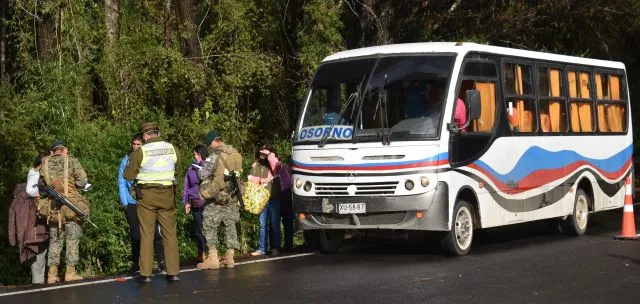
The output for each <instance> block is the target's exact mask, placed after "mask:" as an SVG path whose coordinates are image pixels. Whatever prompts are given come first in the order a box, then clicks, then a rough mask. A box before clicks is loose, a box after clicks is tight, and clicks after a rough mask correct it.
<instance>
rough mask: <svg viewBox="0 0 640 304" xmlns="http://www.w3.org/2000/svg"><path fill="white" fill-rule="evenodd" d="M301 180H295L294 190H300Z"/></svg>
mask: <svg viewBox="0 0 640 304" xmlns="http://www.w3.org/2000/svg"><path fill="white" fill-rule="evenodd" d="M302 184H303V183H302V180H301V179H299V178H296V189H300V187H302Z"/></svg>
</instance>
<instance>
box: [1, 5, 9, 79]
mask: <svg viewBox="0 0 640 304" xmlns="http://www.w3.org/2000/svg"><path fill="white" fill-rule="evenodd" d="M9 1H11V0H9ZM9 1H1V3H0V84H2V83H4V82H5V81H6V80H7V79H8V78H9V75H7V71H8V69H7V63H8V62H9V60H8V54H7V53H8V47H7V44H8V42H9V41H8V40H9V37H8V36H7V25H6V24H5V21H4V20H8V19H9Z"/></svg>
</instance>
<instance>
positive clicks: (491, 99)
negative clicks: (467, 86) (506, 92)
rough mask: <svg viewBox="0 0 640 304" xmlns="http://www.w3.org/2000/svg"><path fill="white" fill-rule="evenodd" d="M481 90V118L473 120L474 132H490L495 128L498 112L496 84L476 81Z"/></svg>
mask: <svg viewBox="0 0 640 304" xmlns="http://www.w3.org/2000/svg"><path fill="white" fill-rule="evenodd" d="M476 90H478V91H479V92H480V103H481V107H482V108H481V111H480V119H478V120H474V121H473V131H474V132H488V131H491V129H493V123H494V120H495V113H496V85H495V83H492V82H476Z"/></svg>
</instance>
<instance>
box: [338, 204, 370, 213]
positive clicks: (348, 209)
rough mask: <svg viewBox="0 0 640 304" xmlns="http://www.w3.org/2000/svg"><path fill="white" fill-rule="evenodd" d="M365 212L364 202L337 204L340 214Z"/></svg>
mask: <svg viewBox="0 0 640 304" xmlns="http://www.w3.org/2000/svg"><path fill="white" fill-rule="evenodd" d="M366 212H367V205H366V204H365V203H350V204H338V213H340V214H352V213H366Z"/></svg>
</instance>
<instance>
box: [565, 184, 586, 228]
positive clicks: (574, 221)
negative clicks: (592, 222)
mask: <svg viewBox="0 0 640 304" xmlns="http://www.w3.org/2000/svg"><path fill="white" fill-rule="evenodd" d="M588 221H589V196H588V195H587V194H586V193H585V192H584V191H583V190H582V189H578V191H576V201H575V203H574V204H573V214H572V215H570V216H569V217H568V218H567V226H568V228H569V233H571V234H572V235H583V234H584V233H585V232H586V231H587V223H588Z"/></svg>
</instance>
